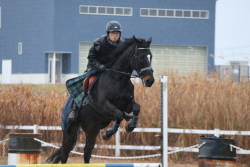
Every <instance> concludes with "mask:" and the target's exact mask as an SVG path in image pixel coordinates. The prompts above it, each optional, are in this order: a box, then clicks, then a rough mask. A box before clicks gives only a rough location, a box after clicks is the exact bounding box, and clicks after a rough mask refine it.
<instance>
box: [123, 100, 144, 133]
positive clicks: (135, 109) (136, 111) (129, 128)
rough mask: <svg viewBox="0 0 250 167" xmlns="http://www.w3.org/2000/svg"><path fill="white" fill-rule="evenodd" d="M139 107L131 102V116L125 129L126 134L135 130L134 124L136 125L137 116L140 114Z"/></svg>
mask: <svg viewBox="0 0 250 167" xmlns="http://www.w3.org/2000/svg"><path fill="white" fill-rule="evenodd" d="M140 108H141V107H140V105H139V104H138V103H136V102H135V101H133V109H132V111H133V116H132V120H131V122H130V124H128V125H127V126H126V127H125V129H126V131H127V132H132V131H133V130H134V129H135V128H136V124H137V120H138V115H139V112H140Z"/></svg>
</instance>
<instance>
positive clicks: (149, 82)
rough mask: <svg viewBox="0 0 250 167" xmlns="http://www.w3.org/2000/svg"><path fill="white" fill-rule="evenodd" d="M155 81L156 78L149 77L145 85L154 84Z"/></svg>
mask: <svg viewBox="0 0 250 167" xmlns="http://www.w3.org/2000/svg"><path fill="white" fill-rule="evenodd" d="M154 81H155V80H154V79H148V80H146V84H145V86H147V87H151V86H152V85H153V83H154Z"/></svg>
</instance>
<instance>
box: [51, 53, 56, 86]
mask: <svg viewBox="0 0 250 167" xmlns="http://www.w3.org/2000/svg"><path fill="white" fill-rule="evenodd" d="M51 72H52V80H51V83H52V84H55V83H56V53H53V58H52V70H51Z"/></svg>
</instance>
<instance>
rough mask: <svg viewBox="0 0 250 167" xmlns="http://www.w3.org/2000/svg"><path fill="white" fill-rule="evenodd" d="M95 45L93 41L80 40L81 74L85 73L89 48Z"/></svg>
mask: <svg viewBox="0 0 250 167" xmlns="http://www.w3.org/2000/svg"><path fill="white" fill-rule="evenodd" d="M92 45H93V42H80V46H79V54H80V55H79V74H83V73H84V71H85V70H86V68H87V64H88V59H87V57H88V54H89V49H90V48H91V46H92Z"/></svg>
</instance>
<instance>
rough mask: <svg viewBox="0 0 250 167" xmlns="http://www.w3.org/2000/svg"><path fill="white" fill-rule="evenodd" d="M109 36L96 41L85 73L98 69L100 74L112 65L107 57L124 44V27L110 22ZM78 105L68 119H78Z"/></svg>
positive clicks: (107, 26) (115, 22)
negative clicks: (122, 38) (122, 35)
mask: <svg viewBox="0 0 250 167" xmlns="http://www.w3.org/2000/svg"><path fill="white" fill-rule="evenodd" d="M106 32H107V35H103V36H101V37H100V38H97V39H96V40H95V41H94V45H93V46H92V47H91V48H90V50H89V54H88V65H87V69H86V71H85V73H86V72H89V71H91V70H93V69H98V70H99V71H100V72H101V71H104V70H105V69H106V67H105V65H107V64H108V63H110V60H109V59H107V56H108V55H109V53H110V52H111V51H113V50H114V49H115V48H116V47H117V46H118V45H120V44H121V43H122V42H121V41H120V37H121V32H122V26H121V24H120V23H119V22H117V21H110V22H109V23H108V24H107V25H106ZM111 61H112V60H111ZM76 110H77V105H76V104H75V103H74V104H73V108H72V109H71V111H70V113H69V115H68V118H69V119H71V120H75V119H76Z"/></svg>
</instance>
